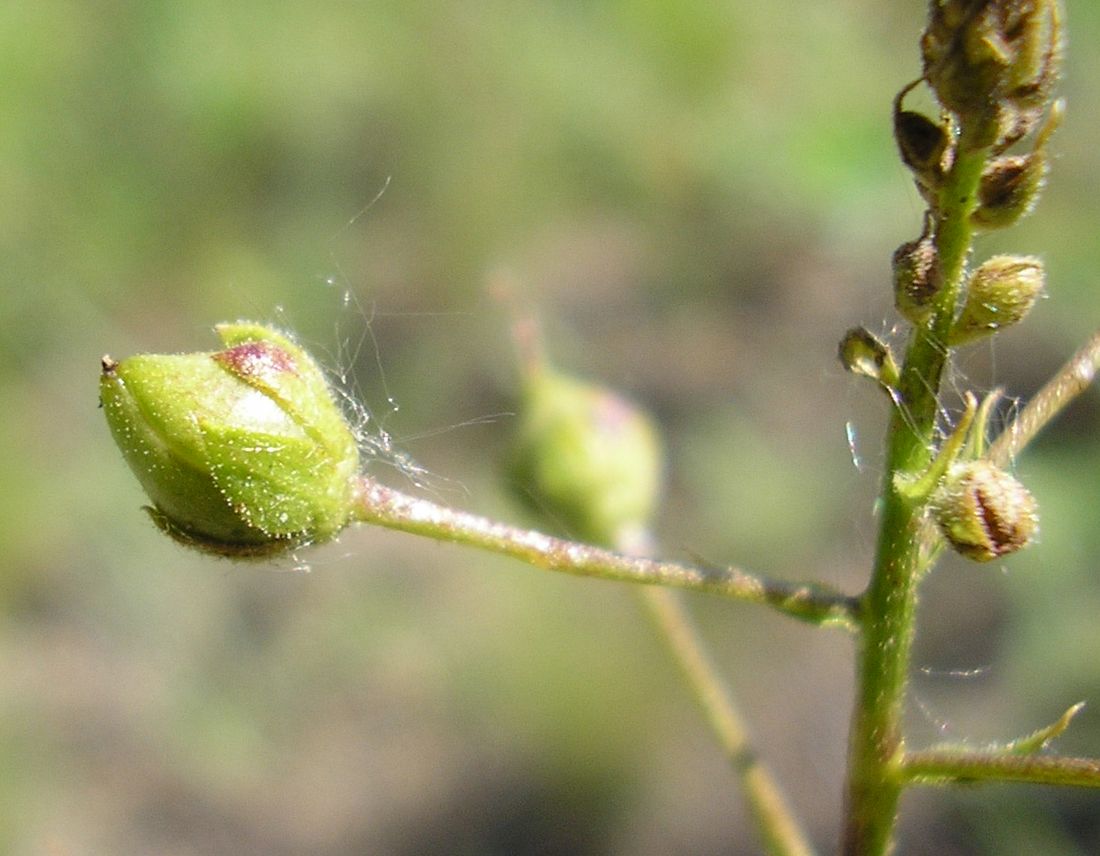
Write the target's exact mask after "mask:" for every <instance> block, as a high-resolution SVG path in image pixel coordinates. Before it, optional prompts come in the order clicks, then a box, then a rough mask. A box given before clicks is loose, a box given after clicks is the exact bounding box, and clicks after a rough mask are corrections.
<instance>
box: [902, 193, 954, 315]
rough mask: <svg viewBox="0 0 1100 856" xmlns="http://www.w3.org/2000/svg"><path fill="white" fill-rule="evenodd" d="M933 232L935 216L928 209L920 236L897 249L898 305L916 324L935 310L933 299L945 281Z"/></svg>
mask: <svg viewBox="0 0 1100 856" xmlns="http://www.w3.org/2000/svg"><path fill="white" fill-rule="evenodd" d="M931 232H932V217H931V214H930V213H926V214H925V218H924V231H923V232H921V235H920V237H919V238H917V239H916V240H915V241H907V242H906V243H904V244H902V245H901V246H900V247H898V248H897V250H895V251H894V262H893V265H894V305H895V306H896V307H897V310H898V312H900V313H901V314H902V315H903V316H904V317H905V318H906V319H908V320H909V321H911V322H912V323H913V324H921V323H923V322H924V321H925V320H927V318H928V316H929V315H930V314H931V312H932V301H933V300H935V298H936V295H937V294H939V291H940V286H941V285H942V284H943V275H942V273H941V272H940V262H939V256H938V255H937V253H936V244H935V240H934V238H933V236H932V234H931Z"/></svg>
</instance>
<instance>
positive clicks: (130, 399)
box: [99, 322, 359, 557]
mask: <svg viewBox="0 0 1100 856" xmlns="http://www.w3.org/2000/svg"><path fill="white" fill-rule="evenodd" d="M217 332H218V335H219V336H220V337H221V340H222V342H223V343H224V345H225V349H224V350H221V351H216V352H206V353H194V354H178V355H159V354H143V355H138V356H134V357H130V358H128V359H125V360H122V361H121V362H115V361H114V360H112V359H110V358H109V357H104V358H103V373H102V375H101V377H100V387H99V388H100V402H101V404H102V406H103V410H104V413H105V414H106V417H107V423H108V425H109V426H110V428H111V433H112V434H113V435H114V438H115V442H116V443H117V444H118V446H119V448H120V449H121V450H122V453H123V456H124V457H125V458H126V462H127V463H128V464H129V465H130V469H131V470H133V472H134V474H135V475H136V476H137V478H138V481H140V482H141V485H142V487H143V488H144V489H145V492H146V494H148V496H149V499H150V500H151V502H152V503H153V508H152V509H150V513H151V514H152V516H153V519H154V520H155V521H156V522H157V524H158V525H159V526H161V528H162V529H164V530H165V531H166V532H168V533H169V534H170V535H172V536H173V537H175V538H177V540H180V541H181V542H184V543H186V544H188V545H191V546H195V547H198V548H200V549H203V550H206V551H208V552H214V553H218V554H220V555H225V556H231V557H260V556H269V555H274V554H277V553H280V552H284V551H286V550H289V549H292V548H294V547H297V546H301V545H303V544H308V543H313V542H317V541H324V540H327V539H329V538H332V537H333V536H335V535H336V534H337V533H338V532H339V531H340V530H341V529H342V528H343V527H344V526H345V525H346V523H347V522H348V519H349V517H350V514H351V505H352V489H353V483H354V477H355V475H356V473H357V471H358V468H359V454H358V449H357V446H356V441H355V437H354V436H353V435H352V433H351V430H350V428H349V427H348V424H347V421H346V420H345V419H344V416H343V413H342V412H341V410H340V408H339V406H338V405H337V403H336V402H335V400H334V399H333V396H332V393H331V391H330V389H329V386H328V383H327V382H326V380H325V377H324V374H323V373H322V372H321V370H320V368H319V367H318V366H317V364H316V363H315V362H314V361H313V360H312V358H310V356H309V355H308V354H307V353H306V352H305V351H303V350H302V349H301V348H300V347H298V345H296V344H295V343H294V342H293V341H291V340H290V339H289V338H288V337H286V336H284V335H283V334H281V333H279V332H277V331H275V330H273V329H271V328H269V327H265V326H262V325H258V324H250V323H243V322H242V323H238V324H223V325H219V326H218V327H217Z"/></svg>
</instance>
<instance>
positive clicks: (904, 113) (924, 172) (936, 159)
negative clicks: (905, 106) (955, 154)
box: [894, 110, 951, 183]
mask: <svg viewBox="0 0 1100 856" xmlns="http://www.w3.org/2000/svg"><path fill="white" fill-rule="evenodd" d="M894 139H895V140H897V143H898V151H899V152H901V159H902V161H904V162H905V165H906V166H907V167H909V169H911V170H913V172H914V173H916V175H917V177H918V178H920V179H923V180H925V183H929V182H928V179H931V178H933V177H938V176H940V175H942V163H943V154H944V152H946V151H947V146H948V144H949V143H950V141H951V138H950V136H949V135H948V133H947V131H946V130H945V129H944V127H943V125H940V124H937V123H936V122H933V121H932V120H931V119H929V118H928V117H927V116H925V115H924V114H923V113H916V112H914V111H912V110H896V111H895V112H894Z"/></svg>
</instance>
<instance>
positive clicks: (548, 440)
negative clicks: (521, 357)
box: [509, 366, 663, 546]
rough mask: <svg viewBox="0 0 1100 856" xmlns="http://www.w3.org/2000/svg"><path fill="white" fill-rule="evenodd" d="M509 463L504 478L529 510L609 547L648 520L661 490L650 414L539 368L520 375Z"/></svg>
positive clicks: (634, 535) (658, 448)
mask: <svg viewBox="0 0 1100 856" xmlns="http://www.w3.org/2000/svg"><path fill="white" fill-rule="evenodd" d="M509 463H510V467H509V470H510V472H509V476H510V484H512V485H513V486H514V488H515V490H516V494H517V496H518V497H519V498H520V499H521V500H522V501H523V502H524V503H525V504H527V505H528V506H529V507H531V509H532V510H533V511H535V512H536V513H537V514H540V515H543V516H545V517H547V518H549V519H550V520H552V521H554V522H556V523H557V524H558V525H560V526H561V527H563V528H564V529H565V530H566V531H567V532H568V533H569V534H570V535H572V536H574V537H578V538H581V539H583V540H587V541H590V542H593V543H598V544H604V545H609V546H618V545H621V544H623V543H626V542H628V541H630V540H632V539H635V538H637V537H638V536H639V534H640V533H641V532H643V531H644V530H645V529H646V528H647V527H648V526H649V523H650V519H651V518H652V516H653V513H654V511H655V510H656V505H657V500H658V497H659V494H660V490H661V481H662V471H663V461H662V451H661V444H660V440H659V439H658V435H657V431H656V429H655V428H654V425H653V423H652V421H651V420H650V418H649V417H648V416H647V415H646V414H645V413H644V412H642V411H641V410H639V409H638V408H637V407H636V406H635V405H633V404H632V403H630V402H628V401H626V400H625V399H623V398H622V397H620V396H619V395H617V394H615V393H614V392H612V391H610V390H608V389H605V388H604V387H601V386H597V385H594V384H590V383H585V382H583V381H579V380H576V379H574V378H571V377H567V376H566V375H563V374H559V373H557V372H556V371H554V370H553V369H550V368H548V367H545V366H540V367H539V368H537V369H535V370H534V371H533V372H532V373H531V374H530V376H529V377H528V378H527V384H526V390H525V395H524V401H523V406H522V410H521V413H520V424H519V431H518V435H517V439H516V444H515V448H514V449H513V452H512V455H511V460H510V462H509Z"/></svg>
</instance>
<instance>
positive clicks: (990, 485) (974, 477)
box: [931, 460, 1039, 562]
mask: <svg viewBox="0 0 1100 856" xmlns="http://www.w3.org/2000/svg"><path fill="white" fill-rule="evenodd" d="M931 509H932V513H933V515H934V517H935V520H936V524H937V525H938V526H939V529H940V532H941V533H942V534H943V536H944V538H946V539H947V541H948V542H949V543H950V544H951V546H952V547H953V548H954V549H955V550H956V551H958V552H959V553H961V554H962V555H964V556H966V557H967V558H968V559H973V560H974V561H976V562H989V561H992V560H993V559H998V558H1000V557H1001V556H1007V555H1008V554H1010V553H1014V552H1016V551H1017V550H1019V549H1021V548H1022V547H1025V546H1027V544H1028V543H1030V542H1031V540H1032V539H1033V538H1034V536H1035V533H1036V531H1037V529H1038V525H1039V518H1038V506H1037V504H1036V502H1035V498H1034V497H1033V496H1032V495H1031V493H1029V492H1028V490H1027V488H1025V487H1024V486H1023V485H1022V484H1020V482H1019V481H1017V480H1016V479H1015V478H1013V477H1012V476H1011V475H1009V474H1008V473H1006V472H1005V471H1004V470H1001V469H998V468H997V467H995V466H994V465H993V464H991V463H989V462H988V461H982V460H977V461H967V462H965V463H957V464H954V465H953V466H952V467H951V469H949V470H948V472H947V474H946V475H945V476H944V480H943V483H942V484H941V485H940V487H939V488H938V489H937V491H936V493H935V494H934V495H933V497H932V500H931Z"/></svg>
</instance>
